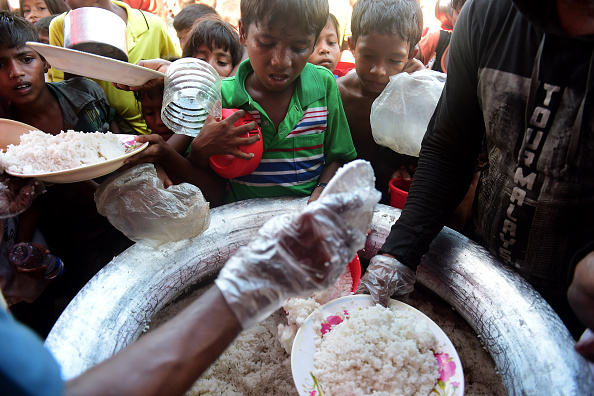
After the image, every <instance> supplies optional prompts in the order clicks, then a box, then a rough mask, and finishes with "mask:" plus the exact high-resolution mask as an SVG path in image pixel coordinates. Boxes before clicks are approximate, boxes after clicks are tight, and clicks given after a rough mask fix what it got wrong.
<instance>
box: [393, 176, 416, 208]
mask: <svg viewBox="0 0 594 396" xmlns="http://www.w3.org/2000/svg"><path fill="white" fill-rule="evenodd" d="M411 183H412V179H411V180H405V179H401V178H396V179H392V180H390V184H389V187H390V206H393V207H395V208H399V209H402V208H404V203H405V202H406V198H407V197H408V190H409V189H410V184H411Z"/></svg>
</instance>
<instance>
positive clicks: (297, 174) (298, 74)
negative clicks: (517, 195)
mask: <svg viewBox="0 0 594 396" xmlns="http://www.w3.org/2000/svg"><path fill="white" fill-rule="evenodd" d="M67 3H68V4H69V5H70V7H72V8H75V7H81V6H100V7H103V8H106V9H110V10H112V11H114V12H116V13H118V15H119V14H122V16H123V17H125V18H127V23H128V25H129V29H128V34H129V35H132V36H133V37H130V38H129V42H130V40H131V39H133V40H135V42H136V45H135V46H133V47H132V48H129V49H128V50H129V54H128V55H129V58H130V62H131V63H139V64H140V65H144V66H147V67H153V68H155V69H156V68H157V67H166V66H167V65H168V64H169V61H171V60H175V59H176V54H175V51H174V48H173V45H172V43H171V41H170V39H169V38H168V37H166V36H167V35H166V33H164V31H163V30H162V29H161V27H162V21H160V20H152V19H150V18H146V17H147V15H144V14H143V13H139V11H138V10H134V9H131V8H130V7H128V6H127V5H126V4H124V3H120V2H119V1H113V2H112V1H110V0H99V1H92V2H91V0H78V1H76V4H75V2H74V1H73V0H68V1H67ZM196 6H198V7H194V6H188V7H186V8H184V10H188V11H185V12H183V13H182V12H180V14H178V16H179V17H180V19H179V24H178V25H177V26H176V29H177V31H178V35H179V37H180V39H181V40H182V41H183V43H184V46H183V56H193V57H197V58H199V59H202V60H204V61H205V62H207V63H209V64H210V65H212V66H213V67H214V68H215V70H217V72H218V73H219V74H220V76H221V77H222V78H224V79H223V81H222V90H221V93H222V101H223V103H222V106H223V107H224V108H232V109H240V111H238V112H236V113H235V114H234V115H232V116H231V117H229V118H227V119H223V120H218V119H215V118H214V117H212V116H211V117H209V118H208V119H207V121H206V122H205V124H204V126H203V128H202V130H201V132H200V134H199V135H198V136H197V137H196V138H194V139H192V138H189V137H187V136H185V135H180V134H174V133H173V132H174V131H171V130H169V129H168V128H167V127H166V126H165V125H164V124H163V122H162V120H161V116H160V108H161V103H162V96H163V85H162V84H161V85H159V84H157V85H154V84H151V85H149V84H147V85H146V86H145V87H134V88H132V90H133V91H134V92H129V91H127V90H122V89H121V88H125V87H122V86H119V87H117V88H120V89H117V88H116V87H115V86H114V85H112V84H111V83H105V82H99V83H95V82H93V81H91V80H88V79H86V78H83V77H74V78H69V79H67V80H63V81H60V82H57V81H54V82H51V83H45V82H44V80H43V73H44V72H45V71H47V69H48V67H49V65H48V64H47V62H46V61H45V60H44V59H43V58H42V57H40V55H38V54H37V53H36V52H35V51H34V50H33V49H31V48H29V47H27V46H26V45H25V42H26V41H36V40H38V37H37V32H36V31H35V28H33V27H32V25H29V26H28V25H27V24H28V22H25V21H24V20H21V19H20V18H19V17H17V16H15V15H12V14H10V13H3V14H2V15H0V35H1V36H2V37H1V38H2V39H1V40H0V96H2V97H3V98H5V99H6V100H8V101H9V102H10V107H9V114H8V117H9V118H13V119H16V120H19V121H22V122H26V123H28V124H30V125H33V126H35V127H37V128H39V129H41V130H43V131H45V132H49V133H54V134H56V133H59V132H60V131H61V130H66V129H74V130H78V131H88V132H92V131H106V130H111V131H114V132H122V133H134V132H135V133H136V134H140V136H138V137H137V140H139V141H148V142H150V143H151V144H150V145H149V147H148V148H147V149H146V150H144V151H143V152H141V153H140V154H138V155H137V156H135V157H132V158H130V159H128V163H127V164H126V167H131V166H133V165H135V164H137V163H141V162H153V163H155V165H157V166H160V167H162V168H163V169H165V171H166V172H167V175H168V177H169V178H170V179H171V180H174V181H176V182H190V183H192V184H195V185H197V186H198V187H200V188H201V189H202V190H203V193H204V196H205V197H206V198H207V200H209V201H210V202H211V205H212V206H216V205H219V204H222V203H226V202H233V201H237V200H243V199H248V198H258V197H277V196H309V197H310V198H309V199H310V201H311V200H315V199H316V198H317V197H318V196H319V194H321V192H322V191H323V189H324V187H325V186H326V184H327V183H328V182H329V181H330V179H331V178H332V176H333V175H334V173H335V172H336V170H337V169H338V168H339V167H340V166H341V165H342V164H344V163H346V162H349V161H351V160H353V159H355V158H363V159H366V160H369V161H370V162H371V163H372V165H373V166H374V168H375V171H376V174H377V175H378V178H377V181H378V183H377V187H378V189H379V190H380V191H382V192H383V193H384V194H385V195H386V197H384V202H387V187H388V183H387V182H388V180H389V178H390V177H392V176H394V175H396V174H398V172H401V167H402V166H403V165H404V166H406V165H407V164H406V163H405V162H403V160H402V159H396V160H393V159H391V161H392V162H390V163H387V162H386V163H384V162H382V161H383V159H382V158H383V157H382V155H383V154H382V153H380V150H381V149H380V148H379V146H377V145H376V144H375V142H374V141H373V138H372V135H371V126H370V121H369V116H370V109H371V104H372V103H373V100H374V99H375V98H376V97H377V96H378V95H379V94H380V93H381V92H382V90H383V89H384V88H385V87H386V85H387V83H388V81H389V77H390V76H391V75H394V74H397V73H401V72H413V71H415V70H419V69H421V68H423V66H422V64H421V63H420V62H418V61H417V60H415V59H414V55H415V45H416V44H417V42H418V41H419V39H420V37H421V31H422V27H423V20H422V14H421V10H420V6H419V4H418V2H417V1H416V0H359V1H358V2H357V3H356V4H355V6H354V8H353V17H352V26H351V29H352V32H353V34H352V37H351V38H349V41H348V45H349V48H350V50H351V51H352V53H353V55H354V58H355V70H354V71H352V72H351V73H349V74H347V75H346V76H344V77H340V78H338V79H337V78H336V76H334V75H333V73H332V72H333V71H334V68H336V64H337V63H338V61H339V59H340V53H341V52H340V47H339V45H338V35H339V31H340V29H339V26H338V22H337V21H336V19H335V18H334V17H333V16H332V15H331V14H328V3H327V0H292V1H287V0H242V2H241V20H240V21H239V31H238V32H237V31H236V30H235V29H234V28H233V27H231V25H230V24H229V23H228V22H225V21H223V20H222V19H221V18H220V17H219V16H217V15H216V12H214V13H213V12H210V11H208V10H207V9H206V8H205V7H199V6H200V5H196ZM199 9H201V11H202V12H203V13H205V14H206V15H200V17H198V18H197V20H195V21H194V22H192V23H191V26H189V27H188V26H187V24H184V23H182V22H183V20H184V16H185V15H186V14H190V12H195V11H200V10H199ZM184 10H182V11H184ZM204 10H206V12H204ZM192 19H193V18H192V17H190V18H188V20H192ZM63 22H64V15H63V14H62V15H60V16H57V17H55V18H54V20H53V21H52V23H51V26H50V40H49V41H50V43H51V44H54V45H63ZM153 22H154V26H156V28H153ZM141 33H142V34H141ZM8 38H10V39H8ZM143 40H144V41H143ZM143 59H153V60H148V61H145V60H143ZM154 65H156V66H154ZM161 70H164V69H163V68H162V69H161ZM61 74H62V73H61V72H60V71H58V70H53V73H52V77H53V79H54V80H60V77H61ZM225 77H227V78H225ZM122 95H125V96H122ZM245 112H249V113H250V114H251V115H252V116H253V117H254V118H255V120H256V122H257V123H258V125H259V127H260V129H261V131H262V140H263V146H264V153H263V156H262V160H261V162H260V164H259V165H258V168H257V169H256V170H255V171H254V172H253V173H251V174H249V175H246V176H241V177H238V178H235V179H231V180H225V179H223V178H221V177H219V176H218V175H217V174H215V173H214V171H212V170H211V169H210V168H209V166H208V158H209V157H210V156H212V155H217V154H231V155H236V156H243V157H249V154H246V153H243V152H241V151H240V150H239V149H238V146H240V145H244V144H248V143H253V142H254V141H255V140H257V139H258V136H257V135H256V136H252V137H243V136H242V134H243V133H245V132H247V131H248V130H251V129H253V128H254V126H255V125H254V124H253V123H250V124H248V125H244V126H241V127H236V126H235V125H234V123H235V121H237V120H238V119H239V118H240V117H241V116H243V114H245ZM58 115H60V116H58ZM122 118H123V119H124V120H125V121H126V123H122V122H121V119H122ZM126 124H128V125H131V126H132V127H133V128H132V132H130V129H124V128H122V127H121V126H122V125H126ZM141 125H145V127H142V126H141ZM146 127H148V129H146ZM143 128H145V129H143ZM386 150H387V149H386ZM380 175H381V176H380ZM91 183H92V182H89V183H87V184H86V185H85V187H84V188H83V187H81V190H83V191H85V194H82V195H84V196H88V197H91V198H90V199H89V200H88V201H89V202H90V203H93V201H92V190H93V187H92V185H91ZM76 184H80V183H76ZM61 188H64V187H63V186H62V187H56V186H52V187H49V188H48V194H47V195H48V196H52V195H53V197H54V198H55V199H53V200H51V201H52V205H56V202H54V201H59V200H60V199H59V197H60V195H59V194H57V193H54V194H50V193H51V192H52V191H57V190H59V189H61ZM70 188H71V189H74V188H75V187H73V186H70ZM60 194H61V193H60ZM73 195H76V194H73V193H72V192H70V193H69V196H71V197H72V196H73ZM80 196H81V195H77V198H80ZM50 198H51V197H50ZM46 201H50V199H47V200H46ZM68 206H69V204H68V201H67V200H66V201H65V202H63V205H62V209H60V210H56V209H55V207H54V206H52V208H51V209H52V210H54V212H56V211H57V212H60V213H63V212H65V210H64V209H63V208H64V207H68ZM81 210H82V211H85V213H87V212H88V211H89V210H90V209H89V208H88V207H85V208H84V209H81ZM70 216H71V217H74V218H76V217H77V214H73V213H71V214H70ZM49 218H53V217H52V216H49ZM46 223H47V222H46ZM79 225H80V224H79ZM107 227H108V226H107ZM73 229H76V230H77V232H78V231H80V227H73ZM103 229H106V227H105V226H104V227H103ZM44 231H45V232H47V233H52V231H51V230H49V229H48V228H45V229H42V232H44ZM109 232H110V233H113V234H114V235H115V237H114V239H118V240H119V238H120V236H121V235H117V234H118V233H117V232H115V231H114V230H109ZM93 233H94V234H95V232H94V231H93ZM83 234H84V233H83ZM68 235H70V233H69V234H68ZM101 235H102V234H101V233H98V235H97V238H98V239H101V238H103V236H101ZM50 239H51V238H50ZM110 240H111V239H110V238H105V241H110ZM95 242H97V240H94V241H93V243H95ZM85 243H86V242H84V241H83V242H81V243H80V245H81V249H84V248H85V245H84V244H85ZM100 245H101V244H98V245H97V246H100ZM125 247H127V246H126V244H125V243H124V244H122V243H119V244H118V249H123V248H125ZM50 248H51V249H52V252H53V253H56V254H57V255H63V254H68V252H67V250H68V249H67V246H61V248H60V249H55V248H54V247H53V246H52V245H51V244H50ZM65 252H66V253H65ZM77 253H80V252H79V250H77ZM113 253H114V254H118V251H113ZM76 260H77V259H76V257H75V255H69V256H68V257H67V258H64V262H65V263H66V268H67V270H66V273H68V265H69V263H70V264H71V265H72V263H71V262H70V261H76ZM102 264H105V262H104V263H102ZM81 265H83V264H82V263H81Z"/></svg>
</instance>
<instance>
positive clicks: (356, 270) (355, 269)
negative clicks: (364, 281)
mask: <svg viewBox="0 0 594 396" xmlns="http://www.w3.org/2000/svg"><path fill="white" fill-rule="evenodd" d="M349 269H350V270H351V277H352V278H353V293H354V292H356V291H357V287H359V281H360V280H361V261H360V260H359V255H358V254H356V255H355V258H354V259H353V261H351V262H350V263H349Z"/></svg>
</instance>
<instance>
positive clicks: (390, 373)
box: [314, 305, 439, 396]
mask: <svg viewBox="0 0 594 396" xmlns="http://www.w3.org/2000/svg"><path fill="white" fill-rule="evenodd" d="M320 326H321V324H320ZM434 351H437V352H439V351H438V342H437V339H436V337H435V335H434V334H433V332H432V331H431V329H430V328H429V326H428V325H427V324H426V323H425V322H423V321H420V320H419V319H418V318H417V317H416V316H414V314H412V313H409V312H405V311H398V310H396V309H395V308H394V309H390V308H384V307H382V306H380V305H376V306H374V307H369V308H366V309H362V310H356V311H353V312H350V313H349V317H348V318H347V319H346V320H344V321H343V322H342V323H339V324H338V325H336V326H334V327H333V328H332V330H331V331H329V332H327V333H325V334H324V336H323V337H320V338H318V339H317V340H316V352H315V354H314V375H315V377H316V379H317V380H318V383H319V384H320V387H321V389H322V391H323V392H324V395H325V396H332V395H341V396H344V395H377V396H380V395H385V396H392V395H402V396H409V395H410V396H412V395H414V396H427V395H429V393H430V392H431V390H432V389H433V388H434V386H435V384H436V383H437V380H438V379H439V371H438V365H437V361H436V359H435V357H434Z"/></svg>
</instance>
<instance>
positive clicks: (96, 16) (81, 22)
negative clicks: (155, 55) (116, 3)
mask: <svg viewBox="0 0 594 396" xmlns="http://www.w3.org/2000/svg"><path fill="white" fill-rule="evenodd" d="M126 37H127V35H126V22H124V20H123V19H122V18H120V17H119V16H118V15H116V14H115V13H113V12H111V11H107V10H104V9H102V8H97V7H82V8H77V9H75V10H72V11H69V12H68V14H66V17H65V18H64V46H65V47H67V48H71V49H75V50H79V51H84V52H90V53H92V54H96V55H102V56H106V57H109V58H113V59H118V60H121V61H124V62H127V61H128V45H127V42H126Z"/></svg>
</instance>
